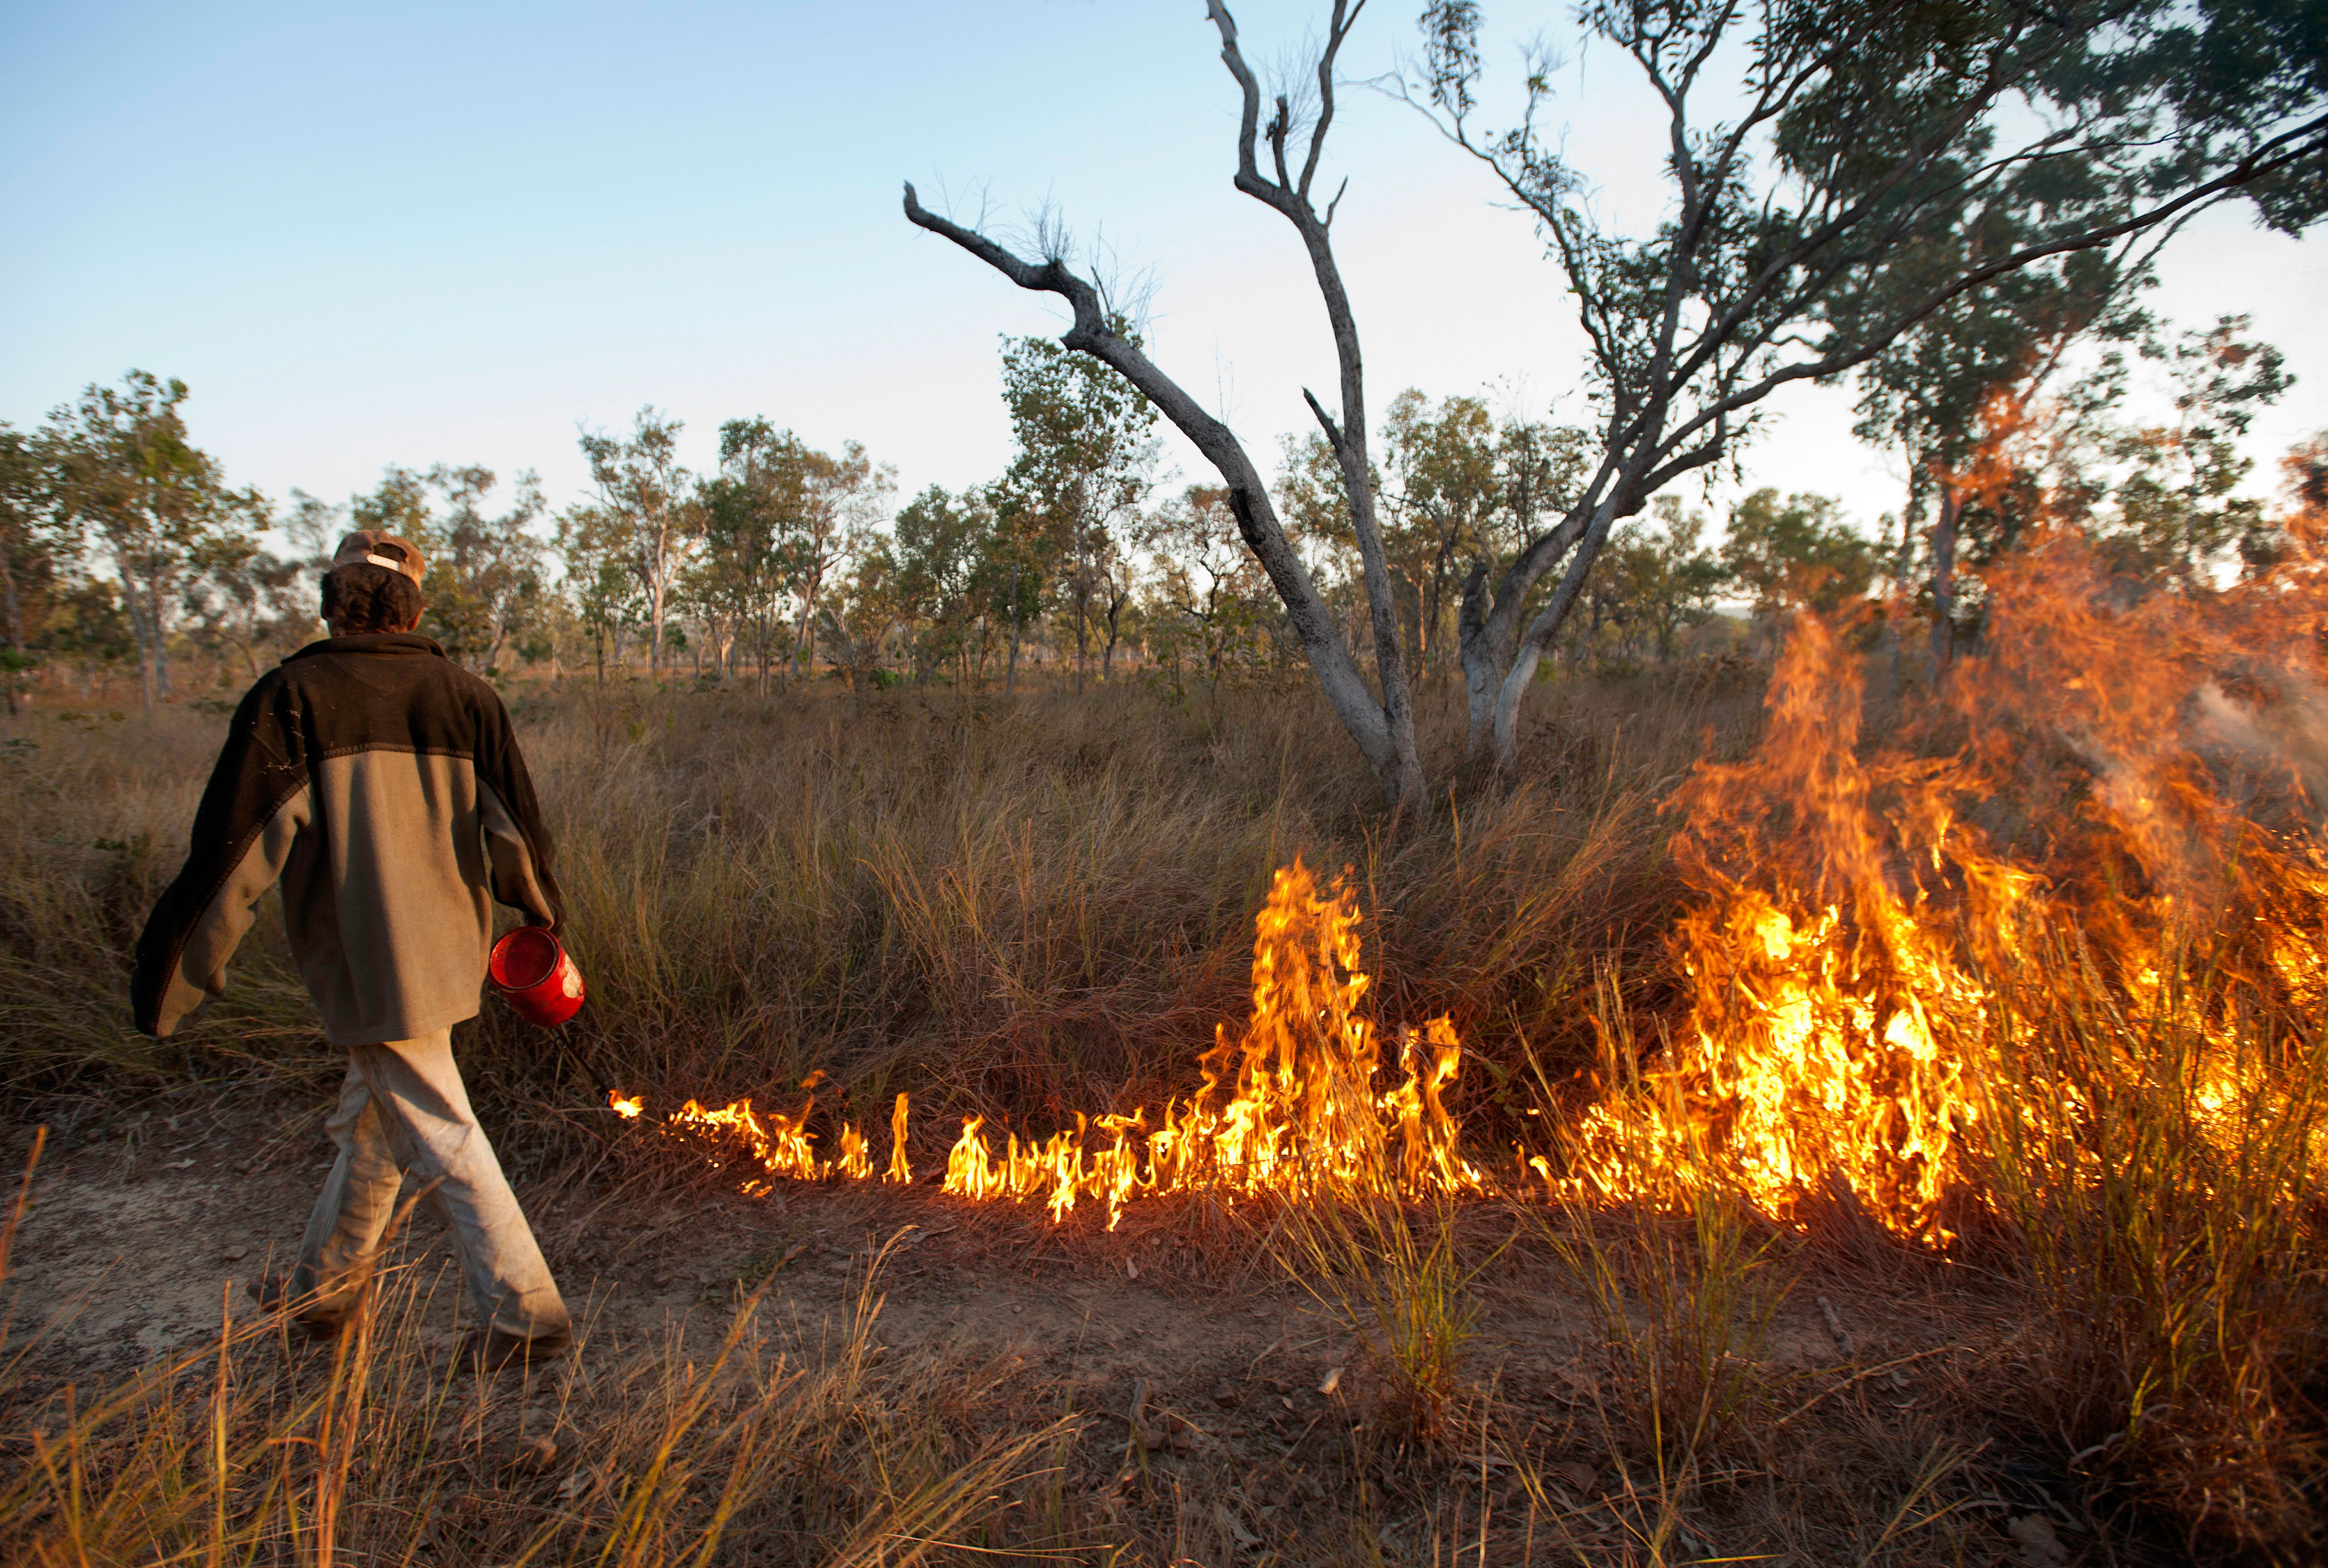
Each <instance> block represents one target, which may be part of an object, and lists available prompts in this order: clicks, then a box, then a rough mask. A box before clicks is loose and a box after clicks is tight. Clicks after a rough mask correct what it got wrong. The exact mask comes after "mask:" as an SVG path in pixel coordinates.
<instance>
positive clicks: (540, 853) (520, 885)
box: [477, 687, 566, 926]
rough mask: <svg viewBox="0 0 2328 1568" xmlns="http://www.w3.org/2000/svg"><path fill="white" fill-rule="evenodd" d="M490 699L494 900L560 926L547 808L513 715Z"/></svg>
mask: <svg viewBox="0 0 2328 1568" xmlns="http://www.w3.org/2000/svg"><path fill="white" fill-rule="evenodd" d="M484 696H485V699H486V701H487V702H488V703H489V704H490V706H489V707H488V708H487V709H486V710H485V712H484V713H483V715H482V716H481V718H480V722H479V725H478V729H479V734H478V737H477V741H478V744H477V784H478V789H477V797H478V814H479V816H480V818H481V819H482V821H481V825H482V826H483V829H484V834H485V854H486V859H487V860H488V861H489V862H490V863H491V865H492V867H493V897H494V898H495V900H497V901H498V902H500V903H502V904H506V905H508V906H510V907H511V908H512V909H521V910H523V911H525V913H526V915H528V917H529V919H530V923H531V924H535V925H548V926H556V925H559V924H560V923H561V922H563V921H564V919H565V918H566V904H565V900H564V899H563V898H562V897H560V896H559V891H558V878H556V877H554V876H553V875H551V873H550V869H549V865H550V860H551V859H552V857H553V854H554V846H553V845H552V844H551V842H550V839H549V829H548V828H546V827H544V826H543V825H542V822H541V805H540V802H538V801H536V800H535V799H534V796H533V779H532V777H531V776H530V775H528V774H527V772H526V771H525V756H524V754H523V753H521V751H519V750H518V745H517V731H516V729H515V728H514V727H513V726H512V724H511V723H510V717H509V709H506V708H504V707H503V706H502V700H501V697H500V695H499V694H498V693H497V692H494V691H493V689H492V688H491V687H486V688H484Z"/></svg>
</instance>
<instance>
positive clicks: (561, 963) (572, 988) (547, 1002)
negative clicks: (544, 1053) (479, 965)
mask: <svg viewBox="0 0 2328 1568" xmlns="http://www.w3.org/2000/svg"><path fill="white" fill-rule="evenodd" d="M485 973H486V975H487V976H488V977H489V978H490V979H491V980H492V981H493V989H494V990H495V991H499V992H501V993H502V996H503V997H505V998H507V999H508V1000H509V1004H510V1006H512V1007H513V1008H515V1009H517V1014H518V1017H520V1018H521V1019H525V1021H526V1022H528V1023H530V1024H540V1026H541V1027H542V1028H546V1029H547V1028H557V1027H558V1026H559V1024H562V1023H564V1022H565V1021H566V1020H567V1019H570V1018H572V1017H573V1016H574V1015H575V1014H576V1013H577V1012H579V1011H581V1010H582V972H581V971H580V970H578V969H577V968H575V967H574V959H573V956H572V954H570V953H568V952H567V951H566V949H565V947H564V945H563V944H560V943H559V940H558V938H556V937H555V936H552V935H551V934H549V932H548V931H545V930H544V929H542V928H541V927H540V926H539V925H521V926H519V927H518V928H517V929H516V930H515V931H512V932H511V933H510V934H508V935H507V936H504V937H502V939H501V940H500V941H499V942H496V943H494V944H493V957H492V958H491V959H490V960H489V961H487V962H486V965H485Z"/></svg>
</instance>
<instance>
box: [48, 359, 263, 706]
mask: <svg viewBox="0 0 2328 1568" xmlns="http://www.w3.org/2000/svg"><path fill="white" fill-rule="evenodd" d="M185 400H186V384H185V383H184V382H183V381H181V380H169V381H164V380H161V379H160V378H158V377H156V376H154V375H152V374H149V373H148V372H146V371H130V372H129V373H128V374H127V375H126V376H124V377H123V378H122V379H121V384H120V385H119V386H118V387H104V386H98V385H94V384H92V385H90V386H89V388H87V389H86V390H84V391H83V392H82V393H81V395H80V399H79V401H77V402H74V403H71V404H68V405H66V406H64V407H62V408H58V409H57V410H56V411H55V412H54V413H52V415H51V416H50V438H51V440H52V443H53V448H52V449H53V451H54V453H55V462H56V469H55V473H56V483H57V487H58V488H57V495H58V501H59V504H60V506H61V509H62V510H63V511H64V512H65V513H66V514H67V515H68V516H69V517H70V518H71V519H72V520H73V521H75V522H77V523H79V524H81V525H85V526H86V527H87V528H89V529H90V530H94V531H95V533H96V535H97V538H98V540H99V541H100V543H101V547H102V549H103V550H104V552H105V556H106V559H107V564H108V565H109V566H110V567H111V568H113V570H114V573H115V575H116V577H118V578H119V580H120V585H121V603H122V606H123V608H124V609H125V610H126V611H127V615H128V620H129V627H130V632H131V634H132V635H133V637H134V638H135V639H136V646H137V666H138V677H139V686H140V689H141V692H142V694H143V696H144V699H145V701H146V706H147V707H149V708H150V707H152V706H154V705H155V703H156V702H158V701H159V700H160V699H162V698H164V697H165V696H167V695H169V692H170V640H171V635H172V634H173V632H174V630H175V629H176V627H177V624H178V623H179V621H180V620H181V618H182V617H183V615H184V611H185V604H186V598H187V593H188V590H189V589H190V588H191V587H192V586H193V584H194V582H195V580H196V578H197V577H198V576H199V574H200V573H201V571H202V566H203V563H204V561H205V559H206V558H207V554H208V552H210V551H211V549H214V548H215V547H216V546H217V544H218V542H219V541H220V540H222V539H224V538H226V537H228V536H230V535H232V534H235V533H238V532H243V531H255V530H260V529H264V528H265V527H266V526H267V521H268V505H267V502H266V500H265V498H264V497H262V496H260V495H259V493H258V492H257V491H255V490H239V491H238V490H231V489H229V488H228V486H227V484H226V481H225V478H224V476H223V474H221V471H220V468H219V465H218V463H217V461H216V460H215V459H213V458H212V457H211V455H209V454H207V453H205V452H203V451H202V450H201V449H200V448H199V447H197V446H194V444H193V443H192V440H191V439H189V438H188V437H187V434H186V425H185V420H184V418H183V416H182V415H181V414H180V412H179V408H180V405H182V404H183V402H184V401H185Z"/></svg>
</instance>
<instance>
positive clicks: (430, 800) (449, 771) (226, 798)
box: [131, 633, 559, 1045]
mask: <svg viewBox="0 0 2328 1568" xmlns="http://www.w3.org/2000/svg"><path fill="white" fill-rule="evenodd" d="M278 876H279V877H280V878H281V879H282V882H283V899H284V911H285V915H286V924H287V925H288V928H289V933H290V937H291V944H292V949H293V952H294V953H295V954H296V957H297V960H298V963H299V968H300V972H301V975H302V977H303V978H304V979H305V981H306V982H307V987H308V990H309V991H310V992H311V993H313V995H314V999H315V1004H316V1008H317V1009H318V1010H319V1011H320V1012H321V1013H322V1015H323V1019H324V1031H325V1033H326V1034H327V1035H329V1036H330V1038H332V1039H333V1040H334V1041H336V1042H338V1043H341V1044H343V1045H352V1044H361V1043H369V1042H371V1041H377V1040H383V1039H407V1038H415V1037H418V1036H421V1035H425V1034H427V1033H428V1032H430V1031H431V1030H434V1029H438V1028H446V1027H447V1026H449V1025H451V1024H455V1023H457V1022H459V1021H461V1020H462V1019H467V1018H470V1017H473V1016H474V1014H475V1013H476V1010H477V1006H478V991H479V986H480V984H481V982H482V980H483V974H484V966H485V954H486V951H487V949H488V947H489V945H490V944H491V941H492V935H493V901H494V900H495V899H496V898H498V899H499V901H500V902H502V903H505V904H509V905H512V906H518V907H521V908H523V909H525V910H526V911H528V912H529V913H530V915H532V916H533V917H534V918H536V919H537V920H540V922H542V923H543V924H554V923H555V922H556V920H557V918H558V915H559V900H558V890H557V886H556V884H555V882H554V881H553V880H552V878H551V877H550V873H549V839H548V836H547V834H546V833H545V832H544V831H542V828H541V823H540V811H539V808H538V807H537V805H536V803H535V801H534V795H533V786H532V784H531V781H530V779H529V778H528V777H527V775H526V771H525V765H524V762H523V760H522V759H521V756H520V754H519V751H518V747H517V745H516V741H515V738H514V737H513V736H512V732H511V728H510V723H509V716H508V713H507V710H506V709H503V708H502V702H501V699H500V697H499V696H498V695H497V694H496V693H495V692H494V691H493V688H492V687H491V686H489V685H487V684H486V683H485V682H484V681H481V680H479V679H477V678H476V677H475V676H474V675H471V674H469V673H468V672H467V671H464V670H462V669H461V668H460V667H459V666H458V665H456V664H455V663H454V662H452V661H451V660H449V659H447V658H446V657H445V656H444V653H443V652H442V651H441V650H440V649H439V648H438V647H437V646H436V643H433V642H431V641H430V640H429V639H427V638H426V637H421V636H417V635H413V634H399V633H385V634H367V635H358V636H340V637H333V638H331V639H330V640H328V641H325V642H319V643H311V644H310V645H308V646H307V647H305V648H303V649H301V650H300V651H299V652H298V653H295V654H293V655H292V656H291V657H290V658H288V659H286V660H285V661H284V662H283V663H282V664H281V665H280V666H278V667H277V669H275V670H273V671H269V672H268V674H267V675H265V676H264V677H262V678H261V679H260V680H259V681H258V684H257V685H256V686H254V687H253V688H252V689H251V690H250V692H249V695H248V696H246V697H245V698H244V699H243V700H242V703H241V705H240V706H239V708H238V709H237V710H236V712H235V716H234V720H233V723H232V725H231V726H230V728H229V732H228V737H227V743H226V746H225V749H224V751H223V752H222V753H221V756H220V760H219V765H218V769H217V771H216V772H215V773H213V775H211V784H210V787H209V789H208V790H207V791H205V793H204V794H203V796H202V806H201V808H200V810H199V811H198V812H197V813H196V815H195V819H194V829H193V835H192V848H191V850H190V852H189V855H188V858H187V861H186V866H185V869H184V870H183V871H182V872H181V873H180V874H179V877H178V878H177V880H176V881H175V882H174V883H173V884H172V885H171V887H170V889H169V891H168V892H167V893H165V894H164V896H163V898H162V901H161V903H160V904H159V905H158V906H156V907H155V911H154V916H153V918H152V920H151V921H149V922H148V924H147V925H146V934H145V935H144V936H143V937H142V938H141V939H140V941H139V943H138V947H137V965H136V977H135V980H134V981H133V985H132V992H131V994H132V999H133V1000H134V1002H135V1005H136V1010H137V1022H138V1025H139V1027H140V1028H145V1029H146V1030H147V1031H148V1032H150V1033H153V1034H156V1035H166V1034H168V1033H169V1032H170V1031H171V1029H172V1028H174V1027H175V1025H176V1024H177V1022H178V1020H179V1019H183V1017H184V1016H185V1014H186V1013H188V1012H190V1011H192V1009H193V1008H194V1007H196V1006H197V1005H199V1004H200V1003H201V1002H202V1000H203V999H204V998H205V997H206V996H213V995H216V994H218V993H219V992H220V991H221V990H223V988H224V985H225V964H226V959H227V956H228V955H229V954H230V953H232V951H233V949H234V946H235V944H236V943H237V942H238V941H239V939H240V937H241V936H242V934H243V933H244V932H245V931H246V930H247V929H248V928H249V925H250V919H251V915H250V910H251V906H253V905H254V904H255V903H256V902H257V900H258V897H259V895H260V894H261V893H262V892H264V891H265V889H266V887H268V884H270V883H272V882H273V881H275V880H276V879H277V877H278Z"/></svg>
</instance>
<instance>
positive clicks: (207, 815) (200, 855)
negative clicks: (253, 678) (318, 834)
mask: <svg viewBox="0 0 2328 1568" xmlns="http://www.w3.org/2000/svg"><path fill="white" fill-rule="evenodd" d="M309 815H310V796H309V793H308V789H307V761H306V748H305V743H304V735H303V731H302V728H301V726H300V723H299V714H298V711H297V705H296V697H295V694H294V693H293V691H292V690H291V688H290V687H289V684H288V683H287V682H286V681H281V680H279V679H274V678H269V679H267V680H262V681H260V682H259V683H258V685H257V686H254V687H253V688H251V690H250V692H249V695H248V696H246V697H245V698H244V699H242V704H241V706H240V707H239V708H238V709H236V710H235V715H234V721H233V723H232V724H231V725H230V727H229V728H228V730H227V738H226V746H225V747H224V749H222V750H221V752H220V753H219V759H218V765H217V766H216V767H214V768H212V769H211V781H210V784H209V785H208V786H207V787H205V788H204V789H203V791H202V804H201V805H200V806H199V807H197V808H196V810H195V812H194V828H193V834H192V843H191V844H190V845H189V846H188V847H187V850H186V863H185V866H184V867H183V869H181V870H180V871H179V872H178V875H177V877H176V878H175V879H174V880H173V881H172V882H171V884H170V885H169V887H166V888H164V890H163V893H162V897H161V899H160V901H159V902H157V903H156V904H155V906H154V912H153V914H152V915H149V916H148V917H147V918H146V929H145V932H144V933H143V934H141V935H140V936H139V937H138V938H137V948H136V962H135V965H134V967H133V968H132V970H131V972H130V979H129V1000H130V1005H131V1007H132V1008H133V1009H134V1010H135V1013H136V1022H137V1028H139V1029H140V1030H141V1031H143V1032H144V1033H146V1034H149V1035H153V1036H155V1037H157V1038H160V1037H165V1036H167V1035H169V1034H170V1033H171V1032H172V1031H173V1030H174V1029H175V1028H177V1026H178V1023H179V1021H180V1020H181V1019H183V1018H184V1017H185V1016H186V1015H187V1014H188V1013H190V1012H192V1011H193V1010H194V1009H195V1008H197V1007H199V1006H201V1005H202V1002H203V1001H204V1000H208V999H209V998H211V997H214V996H217V995H219V994H221V992H223V991H225V990H226V964H227V960H228V959H229V958H230V957H232V956H233V953H234V950H235V947H236V945H237V944H239V943H240V942H241V940H242V937H243V934H244V933H245V932H247V931H249V929H250V925H251V920H252V907H253V906H255V905H256V904H257V903H258V899H259V896H260V895H262V894H263V893H265V892H266V891H267V889H268V888H269V887H273V886H274V884H275V879H276V878H277V877H278V876H280V875H281V874H282V871H283V864H284V861H285V860H286V859H288V858H289V856H290V853H291V848H292V845H293V844H294V843H295V842H296V840H297V839H298V836H299V833H300V831H302V830H303V829H304V828H305V826H306V825H307V822H308V818H309Z"/></svg>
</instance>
